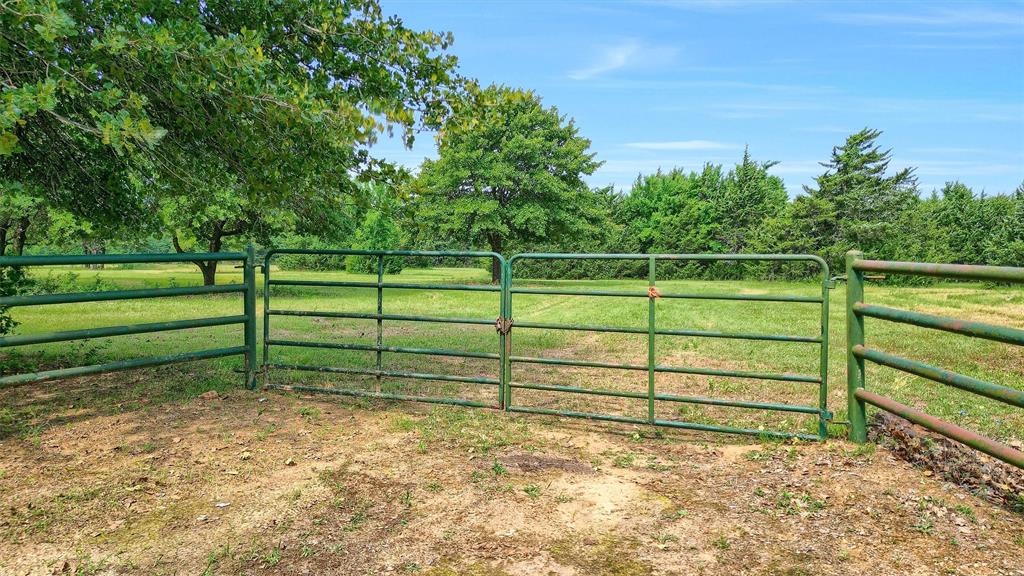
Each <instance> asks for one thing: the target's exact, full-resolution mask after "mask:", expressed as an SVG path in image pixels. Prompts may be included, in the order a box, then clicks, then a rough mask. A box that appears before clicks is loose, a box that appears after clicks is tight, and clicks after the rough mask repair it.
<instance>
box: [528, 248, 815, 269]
mask: <svg viewBox="0 0 1024 576" xmlns="http://www.w3.org/2000/svg"><path fill="white" fill-rule="evenodd" d="M651 258H653V259H655V260H699V261H714V262H720V261H740V260H743V261H750V260H756V261H764V262H815V263H817V264H819V265H823V266H825V267H826V268H827V264H825V261H824V260H822V259H821V258H820V257H818V256H815V255H814V254H577V253H572V254H569V253H562V254H547V253H539V252H531V253H524V254H516V255H515V256H513V257H511V258H509V262H513V261H515V260H650V259H651Z"/></svg>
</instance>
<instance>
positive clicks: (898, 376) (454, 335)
mask: <svg viewBox="0 0 1024 576" xmlns="http://www.w3.org/2000/svg"><path fill="white" fill-rule="evenodd" d="M69 272H70V271H69V270H68V269H53V270H49V271H45V272H39V273H40V274H56V275H61V276H66V275H67V274H68V273H69ZM74 273H75V274H77V275H78V277H77V279H76V283H77V285H78V286H81V287H83V289H94V287H95V286H96V283H97V282H99V283H100V284H99V286H100V288H103V289H109V288H112V287H121V288H142V287H158V286H169V285H177V286H185V285H195V284H198V283H200V276H199V273H198V270H197V269H195V268H194V267H190V266H185V265H182V266H147V267H136V268H125V269H122V268H117V267H114V268H109V267H108V269H105V270H100V271H89V270H75V271H74ZM273 277H274V278H277V279H285V278H295V279H298V278H302V279H314V278H315V279H330V280H342V279H358V280H366V281H373V280H375V277H372V276H358V275H352V274H348V273H344V272H280V271H276V270H275V271H274V273H273ZM487 279H488V276H487V273H486V272H485V271H483V270H477V269H468V268H434V269H426V270H423V269H411V270H406V271H404V272H403V273H402V274H400V275H398V276H393V277H388V278H386V280H392V281H400V282H410V283H411V282H423V283H485V282H486V281H487ZM238 281H241V273H240V271H238V270H234V269H227V270H224V271H222V273H221V274H220V275H219V276H218V282H219V283H227V282H238ZM516 285H517V286H527V285H529V286H544V287H556V286H557V287H572V288H580V289H609V290H626V289H635V290H645V289H646V280H642V279H637V280H614V281H613V280H599V281H529V280H518V279H517V281H516ZM658 286H659V289H660V290H662V291H663V292H714V293H745V294H795V295H806V296H813V295H817V293H818V292H819V290H820V289H819V287H818V286H817V285H816V284H814V283H810V282H807V283H800V282H759V281H715V282H708V281H659V282H658ZM91 287H92V288H91ZM866 299H867V300H868V301H869V302H872V303H879V304H885V305H890V306H895V307H900V308H907V309H913V310H919V311H925V312H929V313H936V314H944V315H950V316H957V317H961V318H969V319H976V320H982V321H987V322H992V323H999V324H1005V325H1011V326H1016V327H1024V290H1021V289H1019V288H1015V289H1010V288H1002V287H987V286H982V285H977V284H941V285H932V286H928V287H914V288H911V287H888V286H877V285H869V287H868V290H867V298H866ZM831 302H832V304H831V308H830V347H831V350H830V353H829V362H828V364H829V366H828V374H829V394H828V403H829V408H830V409H832V410H834V411H835V412H836V419H837V420H843V419H845V412H846V410H845V404H846V393H845V377H846V375H845V370H846V358H845V309H844V303H845V292H844V287H843V286H842V285H840V286H839V287H838V288H836V289H835V290H832V292H831ZM271 305H272V307H273V308H274V309H294V310H317V311H346V312H375V310H376V290H375V289H359V288H298V287H274V288H273V290H272V295H271ZM647 306H648V303H647V300H646V299H645V298H620V297H602V298H595V297H582V296H552V295H528V294H520V295H515V297H514V303H513V317H514V318H515V320H516V321H517V322H529V321H532V322H545V323H553V322H557V323H569V324H590V325H610V326H629V327H639V328H645V327H646V323H647ZM257 307H258V308H259V309H260V313H261V315H262V303H261V302H260V303H258V304H257ZM241 312H242V300H241V295H239V294H229V295H215V296H203V297H184V298H161V299H149V300H136V301H120V302H100V303H86V304H70V305H53V306H39V307H34V308H16V309H13V314H14V316H15V318H16V319H17V320H18V321H20V322H21V325H20V326H19V327H18V329H17V333H32V332H50V331H57V330H70V329H77V328H87V327H98V326H111V325H122V324H133V323H142V322H158V321H166V320H175V319H186V318H199V317H204V316H219V315H231V314H240V313H241ZM384 312H385V313H386V314H419V315H431V316H447V317H462V318H465V317H471V318H482V319H489V320H493V319H494V318H496V317H497V316H498V294H497V293H491V292H454V291H444V292H423V291H417V290H404V289H393V290H387V291H386V292H385V298H384ZM656 314H657V325H658V327H659V328H665V329H695V330H709V331H721V332H750V333H764V334H786V335H804V336H816V335H817V332H818V326H819V314H820V307H819V305H817V304H807V303H772V302H738V301H713V300H659V301H657V304H656ZM261 321H262V318H261ZM867 322H868V323H867V342H868V343H869V345H871V346H875V347H878V348H880V349H882V350H886V351H889V352H892V353H896V354H899V355H902V356H906V357H910V358H915V359H919V360H922V361H925V362H928V363H931V364H936V365H940V366H942V367H945V368H948V369H952V370H955V371H958V372H961V373H964V374H969V375H972V376H976V377H980V378H983V379H986V380H990V381H994V382H999V383H1002V384H1006V385H1009V386H1014V387H1020V386H1021V383H1022V382H1024V354H1021V351H1020V349H1019V348H1018V349H1015V348H1014V347H1012V346H1009V345H1003V344H999V343H994V342H989V341H985V340H979V339H971V338H967V337H958V336H954V335H951V334H945V333H941V332H937V331H931V330H926V329H919V328H914V327H909V326H901V325H897V324H891V323H886V322H883V321H872V320H871V319H868V321H867ZM384 326H385V332H384V334H385V336H384V343H385V345H392V346H406V347H417V348H445V349H459V350H469V351H477V352H497V351H498V337H497V335H496V333H495V330H494V328H493V327H491V326H462V325H455V324H425V323H411V322H390V321H389V322H385V324H384ZM258 331H260V332H261V331H262V326H261V327H260V328H259V329H258ZM271 333H272V337H273V338H279V339H290V340H314V341H330V342H347V343H361V344H373V343H374V341H375V338H376V328H375V323H374V321H372V320H356V319H326V318H298V317H276V316H275V317H273V318H272V323H271ZM241 342H242V332H241V327H240V326H227V327H217V328H204V329H195V330H190V331H187V332H163V333H157V334H149V335H141V336H122V337H116V338H107V339H102V340H94V341H89V342H84V343H63V344H51V345H42V346H32V347H24V348H21V349H19V350H18V351H17V352H16V353H15V354H14V355H12V354H11V351H10V350H7V351H5V353H6V354H5V355H6V356H7V358H6V361H5V366H6V371H7V372H8V373H10V372H24V371H32V370H36V369H41V368H54V367H66V366H75V365H81V364H92V363H98V362H104V361H109V360H114V359H124V358H132V357H140V356H149V355H163V354H171V353H174V352H179V351H181V352H183V351H189V350H199V349H205V348H212V347H221V346H231V345H238V344H241ZM656 342H657V359H658V363H659V364H662V365H668V366H683V367H698V368H715V369H723V370H750V371H764V372H786V373H796V374H806V375H816V374H817V369H818V368H817V362H818V354H819V350H818V346H817V345H816V344H812V343H790V342H759V341H749V340H735V339H712V338H697V337H676V336H659V337H658V338H657V340H656ZM513 343H514V348H513V353H514V354H516V355H522V356H544V357H554V358H575V359H584V360H594V361H600V362H622V363H629V364H641V365H645V364H646V354H647V340H646V335H644V334H610V333H600V334H596V333H588V332H568V331H548V330H537V329H527V328H516V329H514V330H513ZM271 361H272V362H278V363H292V364H319V365H327V366H354V367H366V368H371V367H373V364H374V353H373V352H363V351H339V350H323V349H312V348H284V347H274V348H272V349H271ZM240 366H241V358H229V359H223V360H214V361H206V362H201V363H194V364H184V365H176V366H168V367H162V368H154V369H149V370H146V371H144V372H125V373H119V374H110V375H104V376H101V378H105V379H120V380H123V382H124V387H123V389H122V392H121V393H119V394H117V395H115V396H111V395H103V394H97V395H95V396H87V397H76V398H75V399H73V400H74V402H77V403H78V404H79V405H81V406H90V407H91V408H93V409H95V410H97V411H115V410H120V409H124V408H125V407H138V406H145V405H148V404H154V403H159V402H161V401H167V400H171V401H174V400H176V399H183V398H190V397H192V396H194V395H195V394H198V393H200V392H202V391H204V390H207V389H210V388H215V389H225V388H229V387H232V386H238V385H240V384H241V382H242V377H241V375H240V374H238V373H236V372H235V370H237V369H238V368H240ZM384 366H385V368H386V369H390V370H399V371H415V372H432V373H442V374H456V375H469V376H490V377H497V371H498V362H497V361H496V360H489V359H463V358H442V357H436V356H427V355H411V354H389V353H385V355H384ZM269 379H270V381H272V382H275V383H280V384H313V385H319V386H333V387H347V388H358V389H363V390H372V389H373V388H374V385H375V384H374V381H373V379H372V377H363V376H352V375H343V374H321V373H314V372H296V371H283V370H275V371H272V372H271V374H270V375H269ZM513 380H514V381H515V382H530V383H540V384H555V385H570V386H580V387H586V388H608V389H616V390H628V391H634V392H646V390H647V374H646V372H643V371H626V370H604V369H594V368H578V367H560V366H549V365H535V364H515V365H514V367H513ZM867 381H868V387H869V388H870V389H872V390H875V391H878V392H880V393H883V394H885V395H888V396H892V397H893V398H895V399H897V400H899V401H901V402H904V403H907V404H910V405H912V406H915V407H918V408H921V409H924V410H925V411H927V412H929V413H931V414H934V415H936V416H939V417H941V418H944V419H948V420H951V421H953V422H956V423H958V424H961V425H963V426H966V427H969V428H972V429H977V430H979V431H982V432H984V433H987V434H989V435H992V436H994V437H996V438H1000V439H1008V438H1017V439H1020V438H1024V414H1022V411H1021V410H1019V409H1015V408H1012V407H1010V406H1008V405H1004V404H1000V403H997V402H994V401H990V400H987V399H984V398H981V397H977V396H974V395H971V394H967V393H963V392H960V391H959V390H956V389H952V388H947V387H943V386H942V385H940V384H937V383H933V382H931V381H927V380H922V379H919V378H916V377H913V376H910V375H906V374H902V373H899V372H897V371H894V370H890V369H887V368H883V367H878V366H871V365H869V368H868V380H867ZM60 386H61V385H60V383H59V382H49V383H43V384H36V385H31V386H30V388H39V387H42V388H43V389H45V390H47V391H51V392H52V393H53V394H54V401H53V402H52V403H51V404H55V405H56V404H59V403H60V402H63V401H65V400H68V399H65V398H62V397H61V395H60V394H61V393H60ZM383 389H384V390H388V391H394V392H400V393H405V394H414V395H432V396H447V397H459V398H467V399H474V400H481V401H486V402H496V401H497V393H498V391H497V388H496V387H493V386H486V385H484V386H481V385H475V384H465V385H464V384H457V383H437V382H430V381H421V380H386V381H384V382H383ZM657 389H658V391H659V392H664V393H672V394H686V395H700V396H712V397H721V398H730V399H743V400H755V401H763V402H783V403H791V404H802V405H812V406H813V405H816V404H817V397H818V390H817V385H816V384H809V383H791V382H780V381H759V380H749V379H740V378H724V377H708V376H695V375H678V374H659V375H658V377H657ZM69 401H70V400H69ZM513 402H514V403H515V404H516V405H521V406H533V407H539V408H546V409H555V408H557V409H567V410H579V411H590V412H602V413H608V414H620V415H628V416H635V417H643V416H645V415H646V403H645V401H642V400H635V399H619V398H610V397H598V396H588V395H580V394H565V393H552V392H545V391H536V390H515V391H514V396H513ZM47 414H48V410H47V404H46V403H39V402H31V403H30V402H26V403H24V404H19V403H14V404H13V405H7V406H0V435H7V434H10V433H19V434H32V433H33V432H38V431H39V430H40V429H42V427H44V426H47V425H48V424H49V423H50V422H49V420H48V416H47ZM657 415H658V417H659V418H665V419H677V420H683V421H689V422H697V423H706V424H723V425H729V426H741V427H750V428H759V429H775V430H786V431H795V432H803V433H813V432H814V431H815V429H816V424H815V420H814V418H813V417H811V416H807V415H801V414H794V413H785V412H770V413H767V412H763V411H757V410H748V409H740V408H724V407H709V406H699V405H692V404H677V403H669V402H659V403H658V405H657ZM830 432H831V433H833V434H835V435H841V434H843V433H844V429H843V428H841V427H839V426H835V425H834V426H832V427H831V428H830Z"/></svg>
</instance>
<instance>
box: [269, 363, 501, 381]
mask: <svg viewBox="0 0 1024 576" xmlns="http://www.w3.org/2000/svg"><path fill="white" fill-rule="evenodd" d="M267 367H268V368H280V369H283V370H302V371H305V372H328V373H332V374H366V375H368V376H388V377H390V378H415V379H417V380H440V381H443V382H463V383H466V384H494V385H497V384H499V383H500V382H499V380H498V379H497V378H484V377H479V376H452V375H449V374H426V373H421V372H396V371H394V370H377V369H376V368H348V367H343V366H311V365H308V364H267Z"/></svg>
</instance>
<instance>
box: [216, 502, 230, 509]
mask: <svg viewBox="0 0 1024 576" xmlns="http://www.w3.org/2000/svg"><path fill="white" fill-rule="evenodd" d="M214 506H216V507H217V508H227V507H228V506H231V502H217V503H216V504H214Z"/></svg>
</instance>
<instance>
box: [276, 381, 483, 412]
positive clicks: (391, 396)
mask: <svg viewBox="0 0 1024 576" xmlns="http://www.w3.org/2000/svg"><path fill="white" fill-rule="evenodd" d="M264 388H270V389H272V390H284V391H287V392H316V393H321V394H336V395H339V396H358V397H362V398H379V399H381V400H402V401H409V402H429V403H431V404H450V405H453V406H468V407H471V408H497V406H494V405H492V404H486V403H484V402H474V401H472V400H461V399H458V398H437V397H433V396H409V395H406V394H389V393H387V392H379V393H378V392H368V391H367V392H364V391H363V390H346V389H342V388H324V387H321V386H292V385H288V384H267V385H266V386H264Z"/></svg>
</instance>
